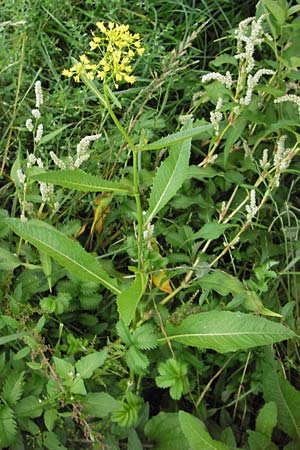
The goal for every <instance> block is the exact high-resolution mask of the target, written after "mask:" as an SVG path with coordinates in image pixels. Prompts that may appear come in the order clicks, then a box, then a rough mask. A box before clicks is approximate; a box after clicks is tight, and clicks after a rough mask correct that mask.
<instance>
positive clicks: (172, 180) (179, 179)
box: [145, 121, 192, 225]
mask: <svg viewBox="0 0 300 450" xmlns="http://www.w3.org/2000/svg"><path fill="white" fill-rule="evenodd" d="M187 127H188V128H189V129H190V128H191V127H192V121H189V122H187V123H186V126H185V128H187ZM189 129H188V130H187V131H189ZM191 143H192V139H191V138H189V139H185V140H184V142H182V143H177V144H176V145H175V146H174V148H172V149H171V151H170V154H169V156H168V157H167V159H165V161H163V162H162V164H161V165H160V167H159V168H158V170H157V173H156V175H155V177H154V180H153V186H152V190H151V194H150V198H149V209H148V213H147V216H148V217H147V220H146V224H147V223H150V222H151V220H152V219H153V217H154V216H155V215H156V214H158V212H159V211H160V210H161V209H162V208H163V207H164V206H165V205H166V204H167V203H168V201H169V200H170V199H171V198H172V197H174V195H175V194H176V192H177V191H178V189H180V188H181V186H182V184H183V182H184V180H185V179H186V174H187V170H188V167H189V159H190V152H191ZM146 224H145V225H146Z"/></svg>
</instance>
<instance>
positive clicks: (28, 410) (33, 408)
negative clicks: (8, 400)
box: [14, 395, 43, 419]
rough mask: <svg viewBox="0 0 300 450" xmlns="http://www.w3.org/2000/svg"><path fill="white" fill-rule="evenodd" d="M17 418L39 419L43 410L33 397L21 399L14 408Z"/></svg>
mask: <svg viewBox="0 0 300 450" xmlns="http://www.w3.org/2000/svg"><path fill="white" fill-rule="evenodd" d="M14 410H15V414H16V417H17V418H20V419H21V418H31V419H34V418H35V417H39V416H40V415H41V414H42V412H43V408H42V406H41V404H40V402H39V401H38V399H37V398H36V397H35V396H34V395H29V396H28V397H24V398H22V399H21V400H20V401H19V402H18V403H17V404H16V406H15V407H14Z"/></svg>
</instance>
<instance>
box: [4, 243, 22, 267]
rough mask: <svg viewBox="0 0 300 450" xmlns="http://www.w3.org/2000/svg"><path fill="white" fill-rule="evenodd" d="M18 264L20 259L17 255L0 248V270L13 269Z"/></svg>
mask: <svg viewBox="0 0 300 450" xmlns="http://www.w3.org/2000/svg"><path fill="white" fill-rule="evenodd" d="M20 265H21V261H20V260H19V258H17V256H15V255H13V254H12V253H10V252H9V251H8V250H5V249H4V248H0V270H14V269H15V268H16V267H18V266H20Z"/></svg>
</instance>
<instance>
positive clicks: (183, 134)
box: [139, 121, 212, 151]
mask: <svg viewBox="0 0 300 450" xmlns="http://www.w3.org/2000/svg"><path fill="white" fill-rule="evenodd" d="M190 123H191V121H190ZM211 129H212V125H211V124H206V125H200V126H199V127H195V128H192V126H191V125H189V127H188V128H187V127H185V128H184V129H182V131H178V132H176V133H172V134H169V135H168V136H165V137H163V138H161V139H159V140H158V141H155V142H153V143H152V144H147V145H144V146H143V147H141V148H140V149H139V150H140V151H145V150H160V149H161V148H165V147H171V146H173V145H176V144H182V143H183V142H184V141H186V140H191V139H192V138H193V137H196V136H200V135H201V134H203V133H205V132H207V131H210V130H211Z"/></svg>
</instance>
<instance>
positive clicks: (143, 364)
mask: <svg viewBox="0 0 300 450" xmlns="http://www.w3.org/2000/svg"><path fill="white" fill-rule="evenodd" d="M126 362H127V364H128V366H129V367H130V368H131V369H132V370H133V371H135V372H137V373H139V371H140V370H142V371H143V370H145V369H147V367H148V366H149V359H148V358H147V356H146V355H144V354H143V353H142V352H141V351H140V350H138V349H137V348H136V347H134V346H131V347H130V348H129V349H128V350H127V352H126Z"/></svg>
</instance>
